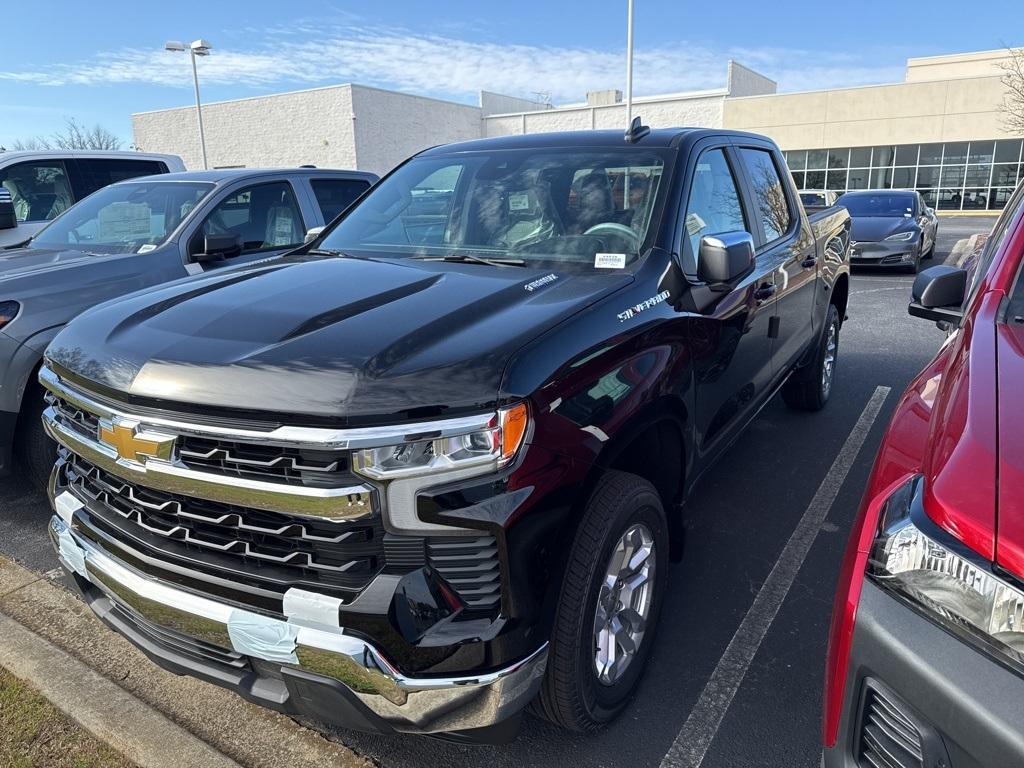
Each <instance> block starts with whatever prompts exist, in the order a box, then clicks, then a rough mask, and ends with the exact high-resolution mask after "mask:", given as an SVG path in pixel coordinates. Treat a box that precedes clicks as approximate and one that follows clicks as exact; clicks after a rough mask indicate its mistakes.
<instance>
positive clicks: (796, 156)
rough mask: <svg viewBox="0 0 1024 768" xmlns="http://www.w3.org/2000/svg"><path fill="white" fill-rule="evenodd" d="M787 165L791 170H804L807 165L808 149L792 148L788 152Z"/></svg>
mask: <svg viewBox="0 0 1024 768" xmlns="http://www.w3.org/2000/svg"><path fill="white" fill-rule="evenodd" d="M786 165H788V166H789V170H791V171H802V170H804V168H806V167H807V151H806V150H803V149H799V150H790V151H789V152H787V153H786Z"/></svg>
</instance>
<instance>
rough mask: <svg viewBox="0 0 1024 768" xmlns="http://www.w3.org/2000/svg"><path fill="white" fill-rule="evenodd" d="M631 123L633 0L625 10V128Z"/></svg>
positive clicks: (629, 0) (627, 128) (630, 0)
mask: <svg viewBox="0 0 1024 768" xmlns="http://www.w3.org/2000/svg"><path fill="white" fill-rule="evenodd" d="M632 124H633V0H628V4H627V10H626V130H627V131H628V130H629V127H630V126H631V125H632Z"/></svg>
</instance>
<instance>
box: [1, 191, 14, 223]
mask: <svg viewBox="0 0 1024 768" xmlns="http://www.w3.org/2000/svg"><path fill="white" fill-rule="evenodd" d="M16 226H18V217H17V215H16V214H15V213H14V201H13V200H12V199H11V193H10V192H8V191H7V189H6V188H5V187H0V229H14V228H15V227H16Z"/></svg>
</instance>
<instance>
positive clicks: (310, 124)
mask: <svg viewBox="0 0 1024 768" xmlns="http://www.w3.org/2000/svg"><path fill="white" fill-rule="evenodd" d="M353 114H354V113H353V108H352V86H350V85H339V86H331V87H329V88H316V89H312V90H307V91H296V92H293V93H280V94H274V95H271V96H257V97H253V98H248V99H237V100H233V101H222V102H212V103H209V104H204V105H203V124H204V126H205V129H206V150H207V156H208V158H209V165H210V167H211V168H218V167H225V166H245V167H248V168H259V167H289V166H298V165H303V164H306V163H312V164H314V165H317V166H320V167H327V168H348V169H351V168H355V167H356V165H357V155H356V143H355V135H354V130H353ZM132 128H133V132H134V135H135V145H136V146H138V147H140V148H141V149H143V150H145V151H147V152H169V153H171V154H175V155H181V156H182V158H183V159H184V161H185V167H186V168H189V169H190V170H194V169H197V168H202V167H203V162H202V154H201V151H200V145H199V133H198V128H197V126H196V112H195V108H194V107H183V108H177V109H165V110H160V111H157V112H142V113H137V114H134V115H132Z"/></svg>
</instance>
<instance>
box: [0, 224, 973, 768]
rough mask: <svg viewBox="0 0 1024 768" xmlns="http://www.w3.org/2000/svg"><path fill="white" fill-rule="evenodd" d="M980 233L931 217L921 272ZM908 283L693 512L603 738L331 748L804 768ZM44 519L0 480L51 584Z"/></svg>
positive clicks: (0, 523) (765, 416) (886, 290)
mask: <svg viewBox="0 0 1024 768" xmlns="http://www.w3.org/2000/svg"><path fill="white" fill-rule="evenodd" d="M992 223H993V219H989V218H968V217H964V218H943V219H942V221H941V224H940V228H939V242H938V247H937V253H936V259H935V261H936V263H938V262H941V260H942V259H944V258H945V256H946V255H947V254H948V253H949V251H950V249H951V248H952V246H953V244H954V243H955V242H956V241H957V240H958V239H960V238H963V237H967V236H968V235H970V234H972V233H974V232H981V231H985V230H987V229H988V228H989V227H990V226H991V225H992ZM912 282H913V277H912V276H911V275H907V274H896V273H890V272H882V271H872V272H858V273H857V274H855V276H854V279H853V290H852V296H851V300H850V308H849V320H848V322H847V323H846V325H845V326H844V328H843V332H842V336H841V344H840V357H839V369H838V380H837V382H836V385H835V387H836V388H835V390H834V393H833V399H832V402H831V403H830V404H829V406H828V407H827V408H826V409H825V410H824V411H823V412H821V413H819V414H811V415H808V414H801V413H795V412H792V411H789V410H787V409H786V407H785V406H784V405H783V403H782V402H781V399H779V398H776V399H775V400H774V401H773V402H772V403H770V404H769V406H768V407H767V408H766V409H765V410H764V411H763V412H762V414H761V416H760V417H759V418H758V419H757V420H756V422H755V423H754V424H753V425H752V427H751V428H750V430H748V431H747V432H746V434H745V435H744V436H743V437H742V438H741V439H740V440H739V441H738V442H737V444H736V445H735V446H734V447H733V448H732V449H731V450H730V451H729V452H728V454H727V455H726V457H725V458H724V459H723V460H722V461H721V462H720V463H719V464H718V466H717V467H716V468H715V469H714V470H712V471H711V473H710V474H709V475H708V476H707V478H706V480H705V481H704V483H703V484H702V485H701V486H700V487H699V489H698V490H697V492H696V494H695V495H694V496H693V498H692V499H691V500H690V502H689V503H688V505H687V521H688V522H687V530H688V535H687V544H686V552H685V555H684V559H683V562H682V563H681V564H679V565H677V566H676V567H674V568H673V571H672V574H671V576H670V585H669V592H668V598H667V603H666V605H665V607H664V609H663V613H662V621H661V625H660V627H659V629H658V636H657V638H656V646H655V649H654V654H653V656H652V658H651V662H650V666H649V668H648V672H647V675H646V677H645V678H644V681H643V683H642V684H641V687H640V689H639V692H638V695H637V697H636V700H635V701H634V702H633V704H632V705H631V706H630V708H629V709H628V710H627V711H626V713H625V715H624V716H623V717H622V718H621V719H620V720H619V721H617V722H616V723H615V724H614V725H613V726H612V727H610V728H609V729H607V730H606V731H604V732H602V733H600V734H597V735H589V736H574V735H568V734H566V733H564V732H561V731H558V730H556V729H554V728H552V727H550V726H548V725H547V724H545V723H543V722H541V721H540V720H537V719H535V718H532V717H530V716H527V717H526V718H525V720H524V725H523V729H522V734H521V735H520V737H519V738H518V740H516V741H515V742H514V743H512V744H511V745H506V746H502V747H468V746H462V745H455V744H450V743H447V742H442V741H439V740H432V739H422V738H378V737H370V736H366V735H362V734H355V733H350V732H341V731H339V732H336V733H334V734H332V736H333V737H334V738H336V739H338V740H340V741H343V742H344V743H345V744H347V745H349V746H350V747H352V748H353V749H354V750H356V751H357V752H359V753H361V754H363V755H365V756H367V757H369V758H372V759H373V760H376V761H377V762H378V763H380V764H381V765H383V766H423V765H438V766H442V765H443V766H478V765H487V766H489V767H495V768H496V767H497V766H516V767H517V768H520V767H521V766H524V765H529V766H548V765H550V766H555V765H557V766H583V765H586V766H610V765H617V766H619V765H630V766H659V765H665V766H696V765H703V766H706V767H707V768H725V767H727V766H806V767H807V768H812V767H813V766H817V765H818V755H819V748H818V732H819V711H820V696H821V680H822V676H823V659H824V653H825V643H826V633H827V629H828V621H829V617H830V614H831V607H832V596H833V591H834V586H835V577H836V573H837V571H838V567H839V562H840V559H841V556H842V552H843V547H844V546H845V542H846V538H847V533H848V530H849V526H850V524H851V521H852V519H853V517H854V515H855V512H856V509H857V505H858V503H859V500H860V494H861V490H862V488H863V485H864V482H865V479H866V477H867V474H868V472H869V470H870V466H871V462H872V461H873V459H874V450H875V446H876V445H877V444H878V441H879V439H880V437H881V434H882V431H883V430H884V428H885V425H886V423H887V420H888V416H889V413H890V412H891V410H892V408H893V407H894V406H895V404H896V400H897V398H898V397H899V394H900V393H901V392H902V390H903V388H904V387H905V386H906V384H907V382H908V381H909V380H910V378H911V377H912V376H913V375H914V374H915V373H916V372H917V371H918V370H919V369H920V368H921V367H922V366H923V365H924V364H925V363H926V362H927V361H928V360H929V359H930V358H931V356H932V355H933V354H934V353H935V350H936V349H937V348H938V346H939V345H940V344H941V342H942V340H943V338H944V337H943V334H942V333H941V332H940V331H939V330H938V329H936V328H935V326H934V325H933V324H930V323H928V322H926V321H924V320H918V319H914V318H911V317H910V316H908V315H907V312H906V305H907V301H908V298H909V290H910V285H911V283H912ZM879 405H880V408H878V406H879ZM48 517H49V511H48V505H47V504H46V502H45V500H44V499H43V497H42V496H41V495H40V494H38V493H36V492H35V491H33V490H32V489H31V488H29V487H28V485H27V483H26V482H25V481H24V480H21V479H19V478H9V479H6V480H3V481H0V552H2V553H4V554H6V555H8V556H13V557H14V558H15V559H17V560H19V561H20V562H22V563H23V564H25V565H27V566H28V567H31V568H34V569H36V570H40V571H47V570H49V569H52V568H54V567H55V566H56V558H55V557H54V555H53V554H52V552H51V549H50V545H49V542H48V540H47V537H46V534H45V522H46V520H47V519H48ZM809 525H811V526H813V528H810V529H809V528H808V526H809ZM802 542H806V545H803V544H802ZM766 584H767V586H766ZM776 611H777V612H776ZM723 655H725V658H726V660H727V661H726V662H725V663H723V664H721V665H720V660H721V659H722V658H723ZM709 681H710V682H709ZM666 755H668V757H666Z"/></svg>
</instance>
